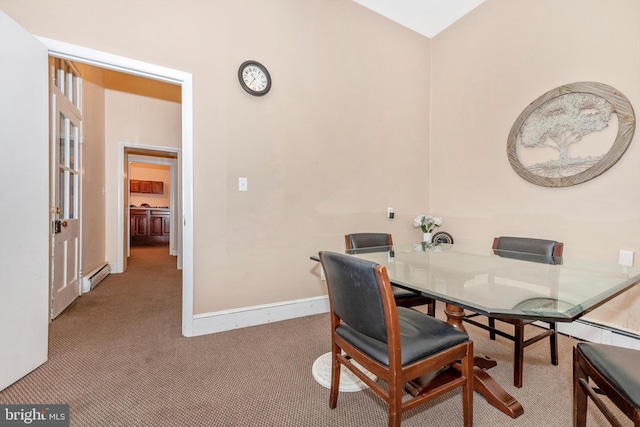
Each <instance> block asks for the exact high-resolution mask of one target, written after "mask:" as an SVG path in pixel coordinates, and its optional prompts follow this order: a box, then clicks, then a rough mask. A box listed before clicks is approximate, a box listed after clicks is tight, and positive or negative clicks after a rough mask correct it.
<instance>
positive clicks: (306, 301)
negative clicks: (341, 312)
mask: <svg viewBox="0 0 640 427" xmlns="http://www.w3.org/2000/svg"><path fill="white" fill-rule="evenodd" d="M328 312H329V298H328V297H327V296H320V297H312V298H303V299H299V300H292V301H284V302H279V303H274V304H264V305H255V306H253V307H244V308H240V309H235V310H223V311H216V312H213V313H203V314H196V315H195V316H194V321H193V336H198V335H206V334H214V333H217V332H224V331H230V330H233V329H240V328H246V327H249V326H256V325H262V324H265V323H271V322H279V321H281V320H289V319H295V318H297V317H304V316H312V315H314V314H322V313H328Z"/></svg>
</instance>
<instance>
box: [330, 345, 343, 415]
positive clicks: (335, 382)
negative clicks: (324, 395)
mask: <svg viewBox="0 0 640 427" xmlns="http://www.w3.org/2000/svg"><path fill="white" fill-rule="evenodd" d="M340 352H341V350H340V348H339V347H338V346H334V347H333V349H332V354H331V391H330V393H329V408H331V409H335V407H336V405H337V404H338V392H339V391H340V390H339V389H340V371H341V366H340V362H338V358H337V355H338V354H340Z"/></svg>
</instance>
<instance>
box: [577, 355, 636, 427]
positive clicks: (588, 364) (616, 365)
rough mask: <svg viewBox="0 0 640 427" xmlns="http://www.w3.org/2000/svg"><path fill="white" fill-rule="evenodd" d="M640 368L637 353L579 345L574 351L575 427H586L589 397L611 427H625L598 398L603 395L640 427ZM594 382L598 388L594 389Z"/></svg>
mask: <svg viewBox="0 0 640 427" xmlns="http://www.w3.org/2000/svg"><path fill="white" fill-rule="evenodd" d="M638 366H640V351H638V350H633V349H628V348H622V347H615V346H611V345H604V344H593V343H578V345H577V346H576V347H574V349H573V426H574V427H585V426H586V425H587V401H588V399H587V397H590V398H591V399H592V400H593V402H594V403H595V404H596V406H597V407H598V409H600V411H601V412H602V413H603V414H604V416H605V417H606V418H607V420H609V422H610V423H611V425H612V426H615V427H622V424H621V423H620V421H618V420H617V419H616V418H615V417H614V415H613V413H612V412H611V410H610V409H609V408H607V406H606V404H605V401H604V400H603V399H602V398H601V397H600V396H599V394H604V395H605V396H607V397H608V398H609V400H610V401H611V402H613V403H614V404H615V405H616V406H617V407H618V408H619V409H620V410H621V411H622V413H624V414H625V415H626V416H627V417H629V419H630V420H631V421H632V422H633V425H634V426H635V427H640V370H639V369H638ZM589 380H591V382H590V381H589ZM592 383H593V384H595V386H596V387H597V388H595V389H594V388H593V387H592V385H591V384H592Z"/></svg>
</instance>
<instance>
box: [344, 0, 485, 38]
mask: <svg viewBox="0 0 640 427" xmlns="http://www.w3.org/2000/svg"><path fill="white" fill-rule="evenodd" d="M353 1H355V2H356V3H359V4H361V5H362V6H364V7H366V8H368V9H371V10H373V11H374V12H377V13H379V14H380V15H382V16H386V17H387V18H389V19H391V20H392V21H395V22H397V23H398V24H400V25H403V26H405V27H407V28H410V29H412V30H413V31H415V32H417V33H420V34H422V35H423V36H426V37H429V38H431V37H433V36H435V35H436V34H438V33H439V32H440V31H442V30H444V29H445V28H447V27H448V26H449V25H451V24H453V23H454V22H455V21H457V20H458V19H460V18H462V17H463V16H464V15H466V14H467V13H469V12H470V11H471V10H473V9H474V8H475V7H476V6H478V5H479V4H481V3H482V2H484V0H353Z"/></svg>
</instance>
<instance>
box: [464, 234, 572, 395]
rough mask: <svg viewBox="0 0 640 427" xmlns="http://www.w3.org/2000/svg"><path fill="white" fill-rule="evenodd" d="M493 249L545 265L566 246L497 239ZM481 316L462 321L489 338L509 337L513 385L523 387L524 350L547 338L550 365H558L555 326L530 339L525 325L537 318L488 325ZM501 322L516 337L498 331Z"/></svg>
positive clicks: (470, 315)
mask: <svg viewBox="0 0 640 427" xmlns="http://www.w3.org/2000/svg"><path fill="white" fill-rule="evenodd" d="M492 249H494V250H504V251H510V252H514V253H515V252H519V253H523V254H531V255H544V256H546V257H547V258H544V259H543V260H544V262H547V263H549V264H553V263H555V262H557V260H558V259H559V258H561V257H562V252H563V249H564V245H563V244H562V243H561V242H556V241H554V240H545V239H534V238H529V237H504V236H503V237H496V238H494V239H493V245H492ZM477 316H482V315H481V314H478V313H473V314H468V315H465V317H464V318H463V320H464V321H465V322H468V323H470V324H472V325H475V326H478V327H479V328H482V329H485V330H487V331H489V338H490V339H492V340H495V339H496V335H500V336H501V337H504V338H507V339H509V340H511V341H513V342H514V354H513V385H515V386H516V387H518V388H520V387H522V371H523V369H524V349H525V347H528V346H530V345H531V344H534V343H536V342H538V341H540V340H542V339H544V338H546V337H549V348H550V353H551V364H553V365H557V364H558V335H557V333H556V323H555V322H546V323H548V324H549V329H545V330H544V331H543V332H541V333H539V334H537V335H535V336H533V337H531V338H527V339H525V338H524V332H525V326H526V325H529V324H531V323H533V322H535V321H536V319H509V318H495V317H489V318H488V325H485V324H484V323H480V322H478V321H476V320H473V318H474V317H477ZM496 320H499V321H501V322H504V323H509V324H512V325H513V326H514V333H513V335H511V334H509V333H507V332H504V331H502V330H500V329H498V328H496V323H495V321H496Z"/></svg>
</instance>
